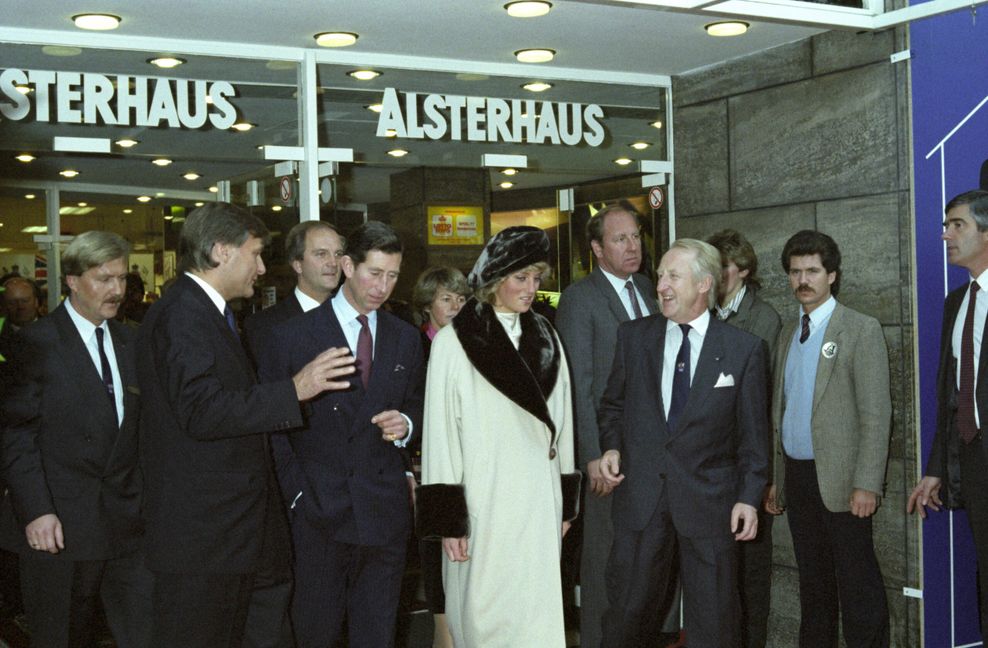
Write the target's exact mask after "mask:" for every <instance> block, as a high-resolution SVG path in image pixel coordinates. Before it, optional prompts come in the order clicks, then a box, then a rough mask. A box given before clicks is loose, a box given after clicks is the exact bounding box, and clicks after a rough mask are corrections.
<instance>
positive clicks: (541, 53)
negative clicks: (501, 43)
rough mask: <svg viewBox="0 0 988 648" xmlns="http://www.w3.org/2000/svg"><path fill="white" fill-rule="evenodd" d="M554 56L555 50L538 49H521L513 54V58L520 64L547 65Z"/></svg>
mask: <svg viewBox="0 0 988 648" xmlns="http://www.w3.org/2000/svg"><path fill="white" fill-rule="evenodd" d="M555 56H556V50H551V49H545V48H539V49H523V50H518V51H517V52H515V58H516V59H518V61H519V62H520V63H548V62H549V61H551V60H552V59H553V58H554V57H555Z"/></svg>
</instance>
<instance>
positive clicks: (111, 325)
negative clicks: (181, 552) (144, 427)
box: [0, 231, 152, 648]
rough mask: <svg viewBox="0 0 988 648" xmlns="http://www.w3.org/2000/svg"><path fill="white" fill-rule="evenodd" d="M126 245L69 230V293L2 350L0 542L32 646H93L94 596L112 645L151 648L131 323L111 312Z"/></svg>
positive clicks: (119, 290) (65, 262) (65, 258)
mask: <svg viewBox="0 0 988 648" xmlns="http://www.w3.org/2000/svg"><path fill="white" fill-rule="evenodd" d="M129 252H130V246H129V244H128V243H127V242H126V241H125V240H124V239H122V238H121V237H119V236H117V235H116V234H113V233H110V232H100V231H90V232H85V233H83V234H80V235H79V236H77V237H75V238H74V239H73V240H72V242H71V243H69V245H68V246H67V247H66V248H65V252H64V253H63V254H62V259H61V261H62V268H63V271H64V273H65V281H66V283H67V284H68V287H69V296H68V299H66V300H65V301H64V302H62V304H61V305H59V307H58V308H56V309H55V310H54V311H53V312H52V313H51V315H50V316H48V317H45V318H44V319H41V320H38V321H37V322H35V323H33V324H29V325H27V326H25V327H24V328H22V329H21V331H20V333H19V334H18V344H17V350H16V351H15V352H14V353H13V355H12V358H11V364H12V365H14V367H15V372H14V375H15V377H14V379H13V383H12V385H11V386H10V388H9V390H8V391H7V393H6V394H5V395H4V400H3V409H4V412H5V423H4V426H3V435H2V439H3V443H2V449H0V454H2V456H0V467H2V477H3V481H4V482H6V484H7V487H8V489H7V491H6V493H4V495H3V500H2V502H0V544H2V545H3V547H4V548H5V549H7V550H10V551H14V552H17V553H18V554H19V557H20V573H21V589H22V593H23V601H24V607H25V611H26V613H27V618H28V623H29V624H30V632H31V646H32V647H49V646H50V647H53V648H54V647H59V648H62V647H67V646H91V645H95V644H96V637H95V630H96V628H98V627H99V622H98V617H99V612H98V610H99V607H100V604H101V603H102V607H103V609H104V610H105V613H106V619H107V621H108V622H109V626H110V630H111V631H112V633H113V637H114V639H115V640H116V642H117V644H118V645H120V646H149V645H150V633H149V631H148V630H149V629H148V626H147V619H148V617H149V616H150V613H151V588H152V577H151V574H150V573H149V572H148V571H147V569H146V567H145V566H144V562H143V553H142V551H141V548H142V524H141V497H142V484H141V472H140V469H139V467H138V442H137V423H138V417H139V402H138V393H139V392H138V389H137V385H136V375H135V366H134V358H135V354H134V345H133V332H132V329H130V328H129V327H126V326H124V325H122V324H120V323H119V322H117V321H116V320H115V319H114V317H115V316H116V314H117V310H118V308H119V307H120V302H121V301H122V298H123V292H124V285H125V278H126V274H127V255H128V254H129ZM27 294H28V295H30V296H31V299H33V298H34V297H33V292H30V290H29V292H28V293H27Z"/></svg>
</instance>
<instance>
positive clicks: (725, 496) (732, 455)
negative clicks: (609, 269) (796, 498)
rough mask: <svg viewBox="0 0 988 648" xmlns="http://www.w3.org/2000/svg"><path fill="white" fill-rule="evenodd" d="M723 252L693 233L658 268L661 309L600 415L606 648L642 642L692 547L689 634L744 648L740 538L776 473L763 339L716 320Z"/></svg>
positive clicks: (629, 336) (630, 334) (620, 362)
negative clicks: (607, 514) (605, 494)
mask: <svg viewBox="0 0 988 648" xmlns="http://www.w3.org/2000/svg"><path fill="white" fill-rule="evenodd" d="M720 275H721V262H720V254H719V253H718V252H717V250H716V249H715V248H714V247H713V246H711V245H709V244H707V243H704V242H703V241H697V240H693V239H680V240H678V241H676V242H675V243H673V244H672V247H670V249H669V251H668V252H666V253H665V255H664V256H663V257H662V261H661V263H660V264H659V268H658V277H659V284H658V295H659V302H660V307H661V309H662V314H661V315H655V316H652V317H646V318H642V319H637V320H633V321H630V322H624V323H622V324H621V325H620V326H619V327H618V336H617V347H616V350H615V354H614V363H613V367H612V369H611V375H610V378H609V379H608V382H607V388H606V390H605V391H604V396H603V398H602V399H601V403H600V414H599V416H598V425H599V426H600V448H601V450H603V451H604V452H603V455H602V457H601V462H600V468H601V475H602V476H603V478H604V480H605V482H607V483H608V485H609V486H611V487H613V488H615V490H614V494H613V496H612V497H613V499H614V501H613V504H612V506H613V520H614V544H613V547H612V549H611V554H610V560H609V561H608V565H607V572H608V573H607V583H608V603H609V607H608V610H607V613H606V614H605V616H604V629H603V632H604V637H603V641H602V642H601V646H602V647H603V648H619V647H620V648H637V647H638V646H640V645H642V637H641V629H642V622H643V620H646V619H647V618H648V615H649V613H650V609H651V606H652V605H654V600H655V598H656V595H657V593H659V592H662V591H664V589H665V587H666V585H667V583H668V580H669V577H670V573H669V572H670V560H669V556H668V551H667V550H666V547H667V546H668V545H670V544H672V543H678V545H679V563H680V578H681V581H682V586H683V600H684V602H685V608H684V613H685V629H686V634H687V636H688V637H689V642H690V645H695V646H709V647H715V646H734V645H736V642H737V640H738V634H739V614H740V611H739V602H738V587H737V547H736V542H737V541H748V540H751V539H752V538H754V537H755V535H756V534H757V531H758V513H757V507H758V506H759V505H760V504H761V502H762V495H763V491H764V488H765V483H766V479H767V474H768V456H767V455H768V442H767V437H768V421H767V409H768V408H767V403H766V386H767V374H766V371H767V369H766V364H765V353H764V351H763V347H764V344H763V342H762V340H760V339H759V338H757V337H755V336H754V335H751V334H749V333H745V332H744V331H741V330H740V329H737V328H735V327H733V326H730V325H729V324H725V323H724V322H721V321H719V320H717V319H716V318H713V317H711V315H710V310H711V309H712V308H713V307H714V305H715V304H716V300H717V294H718V290H717V286H718V284H719V282H720Z"/></svg>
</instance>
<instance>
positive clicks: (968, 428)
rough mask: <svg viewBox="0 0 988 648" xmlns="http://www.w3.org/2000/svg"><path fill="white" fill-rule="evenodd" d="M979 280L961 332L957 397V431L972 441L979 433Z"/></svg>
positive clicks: (971, 297)
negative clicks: (976, 329) (976, 335)
mask: <svg viewBox="0 0 988 648" xmlns="http://www.w3.org/2000/svg"><path fill="white" fill-rule="evenodd" d="M977 292H978V282H977V281H972V282H971V294H970V296H968V299H967V317H965V318H964V332H963V333H962V334H961V389H960V394H959V396H958V399H957V431H958V432H960V435H961V440H963V441H964V443H970V442H971V441H972V440H973V439H974V437H975V435H976V434H977V433H978V424H977V422H976V421H975V418H974V309H975V307H976V305H977V301H978V295H977Z"/></svg>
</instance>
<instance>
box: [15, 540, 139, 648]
mask: <svg viewBox="0 0 988 648" xmlns="http://www.w3.org/2000/svg"><path fill="white" fill-rule="evenodd" d="M20 573H21V590H22V595H23V599H24V609H25V612H26V614H27V619H28V623H29V624H30V631H31V648H91V647H92V646H95V645H96V636H95V632H96V628H97V618H98V616H97V615H98V611H99V606H100V603H102V605H103V610H104V611H105V613H106V620H107V623H108V624H109V626H110V631H111V632H112V633H113V638H114V640H115V641H116V644H117V646H119V648H147V647H148V646H150V645H151V632H150V625H149V624H148V619H150V618H151V589H152V581H153V577H152V575H151V572H149V571H148V570H147V568H146V567H145V566H144V559H143V556H131V557H127V558H116V559H112V560H79V561H71V560H62V559H59V558H55V557H54V556H51V555H49V554H42V553H40V552H31V553H28V554H21V556H20Z"/></svg>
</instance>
